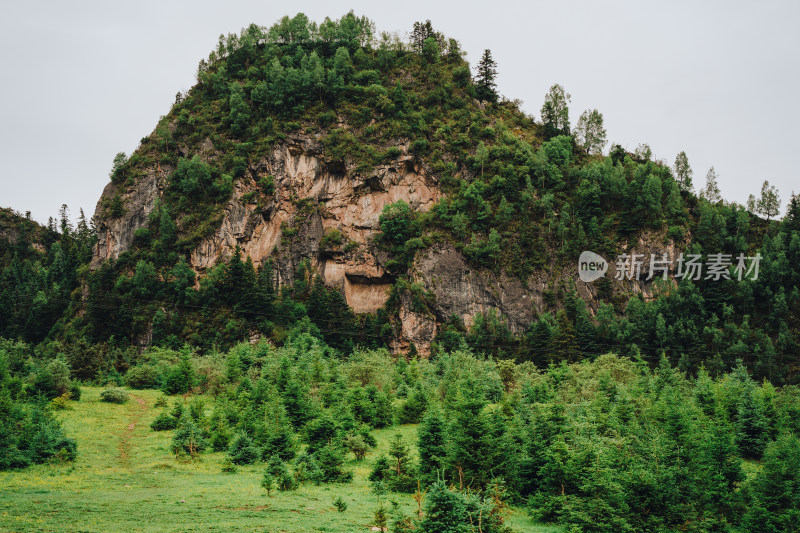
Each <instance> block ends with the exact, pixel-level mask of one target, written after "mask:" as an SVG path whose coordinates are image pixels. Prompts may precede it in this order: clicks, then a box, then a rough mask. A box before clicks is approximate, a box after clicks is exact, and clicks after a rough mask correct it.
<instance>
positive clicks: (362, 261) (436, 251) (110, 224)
mask: <svg viewBox="0 0 800 533" xmlns="http://www.w3.org/2000/svg"><path fill="white" fill-rule="evenodd" d="M399 148H400V155H399V156H398V157H397V158H396V159H395V160H394V161H392V162H391V163H388V164H384V165H381V166H378V167H376V168H374V169H373V170H372V171H370V172H368V173H360V172H358V171H357V170H356V169H355V168H353V167H351V166H349V165H347V164H345V163H343V162H342V161H331V160H329V159H327V158H326V156H325V153H324V150H323V147H322V145H321V143H320V142H319V140H318V139H317V138H315V137H313V136H310V135H297V136H294V137H290V138H288V139H286V140H285V141H283V142H280V143H277V144H276V145H275V147H274V149H273V151H272V153H271V154H270V155H269V156H267V157H264V158H263V159H261V160H259V161H257V162H255V163H252V164H251V165H250V166H249V168H248V172H247V174H246V176H245V177H243V178H240V179H239V180H237V181H236V183H235V185H234V191H233V194H232V196H231V198H230V200H229V202H228V204H227V206H226V207H225V210H224V214H223V217H222V221H221V223H220V225H219V228H218V229H217V230H216V231H215V233H214V234H213V235H211V236H210V237H207V238H206V239H204V240H203V241H202V242H200V243H199V244H198V245H197V247H196V248H195V249H194V250H193V251H192V252H191V253H190V257H189V265H190V266H191V267H192V268H193V269H194V270H195V271H196V272H197V273H198V274H200V275H202V274H203V273H205V272H206V271H207V270H208V269H209V268H211V267H213V266H214V265H216V264H217V263H218V262H220V261H224V260H226V259H228V258H229V257H230V256H231V255H232V254H233V253H234V250H235V248H236V247H237V246H238V247H239V248H240V249H241V250H242V254H243V256H249V257H250V258H251V259H252V261H253V263H254V264H255V265H256V266H258V265H259V264H261V263H263V262H264V261H265V260H267V259H270V258H271V259H272V260H273V261H274V264H275V267H276V272H277V277H278V282H279V283H281V284H288V283H291V282H293V280H294V276H295V273H296V270H297V267H298V265H299V264H300V262H301V261H308V265H309V267H310V268H311V269H312V270H314V271H316V272H318V273H319V274H320V275H322V277H323V279H324V280H325V282H326V283H327V284H328V285H330V286H335V287H338V288H339V289H340V290H342V291H343V293H344V295H345V297H346V300H347V303H348V304H349V305H350V306H351V307H352V308H353V310H354V311H355V312H358V313H364V312H374V311H376V310H377V309H379V308H380V307H382V306H383V305H384V304H385V303H386V300H387V298H388V294H389V290H390V288H391V286H392V284H393V282H394V278H393V276H392V275H390V274H389V272H387V270H386V267H385V259H386V258H385V257H384V255H383V253H382V252H380V250H378V249H377V247H376V246H374V244H373V243H372V237H373V236H374V235H375V234H376V233H377V232H378V231H379V222H378V218H379V216H380V214H381V211H382V210H383V208H384V206H386V205H387V204H390V203H393V202H396V201H398V200H404V201H406V202H407V203H408V204H409V205H410V206H411V208H412V209H414V210H417V211H426V210H428V209H430V208H431V207H432V206H433V205H434V204H435V203H436V202H437V201H438V200H439V199H440V198H441V195H442V193H441V190H440V189H439V187H438V184H437V182H436V180H435V179H433V178H431V176H430V175H429V174H428V173H427V172H426V169H425V168H424V167H423V166H422V165H421V164H420V163H419V161H418V160H417V159H415V158H414V157H413V156H412V155H410V154H409V153H408V147H407V146H400V147H399ZM201 155H202V157H203V158H207V159H209V160H212V159H215V158H216V157H217V156H218V154H214V153H213V147H212V145H211V143H210V141H209V142H206V143H204V150H203V152H202V154H201ZM171 170H172V169H168V168H161V167H160V166H159V167H157V168H154V169H150V170H149V171H147V172H146V174H145V175H144V176H143V177H140V178H139V179H138V181H137V182H136V185H135V186H134V187H132V188H131V189H130V190H127V191H126V190H122V189H120V188H119V187H118V186H116V185H113V184H109V186H107V187H106V189H105V191H104V192H103V197H102V198H101V200H100V202H98V208H97V212H96V215H95V217H96V220H98V222H99V224H98V237H99V239H98V243H97V246H96V249H95V258H94V263H93V264H94V266H95V267H96V266H98V265H99V264H100V263H102V261H104V260H108V259H116V258H117V257H119V255H120V254H121V253H122V252H124V251H125V250H127V249H129V248H130V246H131V245H132V243H133V240H134V236H135V233H136V230H137V229H139V228H142V227H145V226H146V225H147V223H148V215H149V214H150V212H151V211H152V209H153V207H154V204H155V202H156V200H157V199H158V198H159V197H160V196H161V195H163V194H164V190H165V187H166V181H167V176H168V175H169V172H171ZM267 176H272V179H273V183H274V193H273V194H272V195H271V196H269V197H267V196H265V195H264V194H263V193H262V191H261V190H260V189H259V186H258V182H259V180H261V179H262V178H266V177H267ZM118 194H119V195H120V196H121V199H122V201H123V204H124V215H123V216H122V217H119V218H116V219H109V218H107V217H104V216H103V211H104V210H103V208H102V206H104V205H107V204H108V203H109V201H110V199H111V198H112V197H114V196H115V195H118ZM329 234H331V235H333V236H335V238H329V239H327V240H326V239H325V237H326V235H329ZM661 242H663V235H644V236H643V237H642V239H641V240H640V241H639V242H638V243H637V244H636V246H635V247H634V251H635V252H636V253H645V254H647V255H648V257H649V253H650V251H655V250H656V249H658V250H661V251H666V252H668V253H669V254H672V256H673V257H674V255H675V253H676V250H675V247H674V245H672V244H670V245H669V246H666V245H664V246H661V244H660V243H661ZM659 247H660V248H659ZM576 259H577V258H576ZM607 259H608V260H609V262H610V263H611V268H610V270H609V272H608V273H607V276H608V277H609V279H612V280H613V277H614V268H613V262H614V259H615V258H607ZM409 277H410V279H411V280H412V281H413V282H417V283H419V284H420V285H421V286H422V287H424V288H425V290H426V291H428V293H429V294H431V295H432V298H431V301H430V302H429V303H428V310H427V311H426V312H421V311H420V310H419V309H417V308H415V306H414V305H412V303H411V302H410V299H409V298H408V297H401V298H400V302H401V308H400V310H399V313H398V315H397V319H398V321H399V324H398V328H397V329H398V331H399V332H400V335H399V338H398V339H397V340H396V341H395V343H394V347H395V349H396V350H398V351H400V350H407V349H409V348H410V346H411V345H412V343H413V345H414V346H415V347H416V349H417V350H418V351H419V352H420V353H422V354H425V353H427V351H428V348H429V346H430V343H431V341H432V340H433V339H434V337H435V335H436V333H437V329H438V327H439V325H440V324H441V323H442V322H444V321H447V320H449V319H450V318H451V317H452V316H453V315H455V316H457V317H459V318H460V319H461V320H462V321H463V322H464V324H465V325H466V326H469V325H470V324H471V323H472V321H473V318H474V317H475V315H476V314H478V313H484V312H487V311H489V310H490V309H495V310H497V311H498V312H499V313H500V314H502V315H503V316H504V317H506V318H507V320H508V325H509V328H510V329H511V330H512V331H513V332H515V333H522V332H524V331H525V329H526V328H527V327H528V325H529V324H530V323H531V322H532V321H533V320H534V319H535V318H536V317H537V316H538V315H539V314H541V313H543V312H545V311H547V310H548V305H552V299H550V294H548V293H552V292H553V291H555V290H556V289H557V288H558V287H561V288H571V287H573V286H574V287H575V289H576V290H577V291H578V294H579V295H580V296H581V297H582V298H583V299H584V300H585V301H586V302H587V303H588V304H589V307H590V309H592V310H593V311H596V310H597V306H598V305H599V297H598V294H597V292H598V289H597V286H596V285H592V284H589V283H583V282H581V281H579V280H578V275H577V264H576V265H572V266H571V267H565V268H563V269H562V270H554V271H548V272H539V273H537V274H535V275H533V276H531V277H530V279H528V280H524V281H523V280H519V279H517V278H512V277H508V276H506V275H505V274H500V275H496V274H494V273H492V272H490V271H486V270H477V269H474V268H473V267H472V266H470V265H469V264H468V263H467V262H466V260H465V259H464V257H463V256H462V255H461V254H460V253H459V251H458V250H457V249H456V248H455V247H453V246H452V245H449V244H437V245H435V246H433V247H431V248H428V249H425V250H423V251H421V252H420V253H419V254H418V255H417V257H416V258H415V260H414V262H413V264H412V265H411V268H410V270H409ZM611 285H612V288H611V290H612V291H613V292H616V293H624V294H631V293H636V292H639V293H643V294H644V296H645V297H648V296H650V286H651V284H650V283H645V282H637V281H627V280H625V281H613V282H612V284H611Z"/></svg>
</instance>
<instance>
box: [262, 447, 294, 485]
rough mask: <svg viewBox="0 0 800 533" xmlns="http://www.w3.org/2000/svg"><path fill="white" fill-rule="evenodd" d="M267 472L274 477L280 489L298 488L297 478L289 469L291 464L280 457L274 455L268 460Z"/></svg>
mask: <svg viewBox="0 0 800 533" xmlns="http://www.w3.org/2000/svg"><path fill="white" fill-rule="evenodd" d="M266 472H267V474H269V475H271V476H272V477H273V479H274V480H275V485H276V486H277V487H278V490H280V491H287V490H295V489H296V488H297V480H296V479H295V477H294V476H293V475H292V472H291V471H290V470H289V466H288V465H287V464H286V463H285V462H284V461H282V460H281V459H280V457H278V456H276V455H273V456H272V457H271V458H270V460H269V462H267V468H266Z"/></svg>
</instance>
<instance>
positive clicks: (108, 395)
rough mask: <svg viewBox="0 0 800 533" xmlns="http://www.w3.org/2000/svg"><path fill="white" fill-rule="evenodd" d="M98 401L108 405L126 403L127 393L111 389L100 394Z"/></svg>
mask: <svg viewBox="0 0 800 533" xmlns="http://www.w3.org/2000/svg"><path fill="white" fill-rule="evenodd" d="M100 400H101V401H104V402H108V403H125V402H127V401H128V393H127V392H126V391H125V389H122V388H120V387H111V388H110V389H106V390H104V391H103V392H101V393H100Z"/></svg>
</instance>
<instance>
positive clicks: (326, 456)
mask: <svg viewBox="0 0 800 533" xmlns="http://www.w3.org/2000/svg"><path fill="white" fill-rule="evenodd" d="M314 455H315V459H316V461H317V464H318V465H319V473H318V475H317V476H316V479H312V481H314V482H315V483H349V482H350V481H351V480H352V479H353V473H352V472H349V471H346V470H345V469H344V453H343V452H342V449H341V448H338V447H336V446H333V445H330V444H329V445H327V446H325V447H323V448H322V449H321V450H319V451H318V452H316V453H315V454H314Z"/></svg>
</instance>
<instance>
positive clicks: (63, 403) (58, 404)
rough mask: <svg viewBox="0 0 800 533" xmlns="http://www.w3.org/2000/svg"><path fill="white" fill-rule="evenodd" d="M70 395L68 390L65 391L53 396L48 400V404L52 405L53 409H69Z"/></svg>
mask: <svg viewBox="0 0 800 533" xmlns="http://www.w3.org/2000/svg"><path fill="white" fill-rule="evenodd" d="M71 396H72V395H71V394H70V393H69V392H65V393H64V394H62V395H61V396H59V397H58V398H53V399H52V400H51V401H50V405H51V406H52V408H53V409H56V410H59V411H62V410H64V409H69V400H70V398H71Z"/></svg>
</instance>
